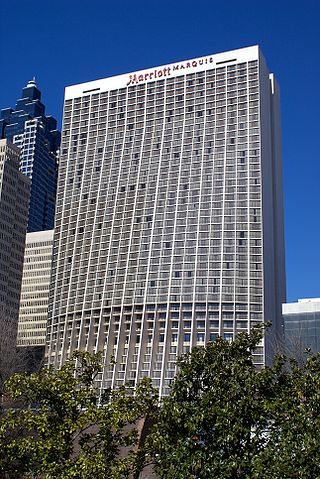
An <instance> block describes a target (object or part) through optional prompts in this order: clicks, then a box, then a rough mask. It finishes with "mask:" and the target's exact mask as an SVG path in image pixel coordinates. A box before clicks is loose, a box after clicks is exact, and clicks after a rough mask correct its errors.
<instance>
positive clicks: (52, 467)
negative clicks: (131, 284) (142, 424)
mask: <svg viewBox="0 0 320 479" xmlns="http://www.w3.org/2000/svg"><path fill="white" fill-rule="evenodd" d="M100 370H101V355H100V354H97V355H90V354H88V353H84V352H76V353H74V354H73V355H72V357H71V359H70V360H69V361H68V362H66V363H65V365H64V366H62V368H61V369H60V370H59V371H54V370H53V369H52V368H49V369H42V370H40V371H39V372H38V373H35V374H33V375H31V376H29V375H27V374H26V373H21V374H17V375H15V376H13V377H12V378H11V379H10V380H9V381H8V382H7V389H8V390H9V392H10V393H11V395H12V397H13V398H19V399H20V400H21V398H23V399H24V403H25V404H27V405H28V408H26V407H24V408H22V409H17V408H16V409H10V410H8V411H6V413H5V414H4V415H3V417H2V418H1V420H0V471H2V473H3V474H4V473H6V474H7V476H6V477H10V478H15V477H16V478H35V477H37V478H38V477H41V478H47V479H49V478H50V479H53V478H59V479H71V478H75V479H89V478H90V479H92V478H95V479H100V478H101V479H105V478H108V479H120V478H127V477H129V475H130V473H132V471H136V470H137V469H139V467H142V464H143V457H142V456H141V454H140V451H138V452H137V451H136V449H137V448H136V445H137V439H138V434H137V431H136V429H135V425H136V423H137V420H138V419H139V418H141V417H143V416H145V415H146V414H147V412H148V411H149V410H150V408H152V407H153V405H154V402H155V396H154V391H153V389H152V387H151V384H150V381H149V380H147V379H146V380H144V381H142V382H141V383H140V384H139V385H138V387H137V388H136V390H135V392H134V394H133V392H132V390H130V389H128V388H126V387H125V386H124V387H121V388H120V389H118V390H116V391H112V392H111V391H109V390H108V391H106V392H105V394H104V395H103V397H100V398H99V396H98V391H97V390H96V389H95V387H94V379H95V377H96V376H97V374H98V372H99V371H100ZM98 402H99V404H98ZM123 451H125V454H123Z"/></svg>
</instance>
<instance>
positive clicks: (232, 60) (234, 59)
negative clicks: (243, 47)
mask: <svg viewBox="0 0 320 479" xmlns="http://www.w3.org/2000/svg"><path fill="white" fill-rule="evenodd" d="M236 61H237V59H236V58H232V59H231V60H225V61H223V62H217V63H216V65H222V64H223V63H231V62H236Z"/></svg>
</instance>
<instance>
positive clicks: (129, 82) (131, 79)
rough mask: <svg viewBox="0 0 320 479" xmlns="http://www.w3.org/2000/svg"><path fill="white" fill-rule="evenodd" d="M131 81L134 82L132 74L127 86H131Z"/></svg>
mask: <svg viewBox="0 0 320 479" xmlns="http://www.w3.org/2000/svg"><path fill="white" fill-rule="evenodd" d="M131 83H132V75H130V77H129V81H128V83H127V86H129V85H130V84H131Z"/></svg>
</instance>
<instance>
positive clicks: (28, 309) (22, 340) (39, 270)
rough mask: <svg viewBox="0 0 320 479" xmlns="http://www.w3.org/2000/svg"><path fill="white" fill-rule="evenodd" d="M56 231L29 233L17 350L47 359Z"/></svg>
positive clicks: (25, 255) (24, 265)
mask: <svg viewBox="0 0 320 479" xmlns="http://www.w3.org/2000/svg"><path fill="white" fill-rule="evenodd" d="M52 246H53V230H47V231H36V232H34V233H27V236H26V248H25V254H24V263H23V275H22V286H21V297H20V310H19V323H18V337H17V346H20V347H32V348H35V349H38V350H40V351H41V352H42V355H44V346H45V337H46V328H47V319H48V298H49V284H50V274H51V262H52Z"/></svg>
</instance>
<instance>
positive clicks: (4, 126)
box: [0, 79, 60, 232]
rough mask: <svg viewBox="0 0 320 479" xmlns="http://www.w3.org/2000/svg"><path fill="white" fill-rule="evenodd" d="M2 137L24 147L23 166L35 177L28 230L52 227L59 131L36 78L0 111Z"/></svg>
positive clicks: (22, 167)
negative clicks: (48, 111)
mask: <svg viewBox="0 0 320 479" xmlns="http://www.w3.org/2000/svg"><path fill="white" fill-rule="evenodd" d="M0 138H7V139H8V140H10V141H11V142H12V143H14V144H15V145H16V146H18V147H19V148H20V149H21V157H20V170H21V171H22V172H23V173H24V174H25V175H27V176H28V177H29V178H30V179H31V180H32V184H31V193H30V205H29V219H28V231H29V232H30V231H41V230H48V229H52V228H53V224H54V210H55V197H56V187H57V169H58V161H57V154H58V148H59V144H60V132H59V131H58V130H57V122H56V120H55V119H54V118H53V117H52V116H46V115H45V106H44V104H43V103H42V102H41V92H40V90H39V89H38V87H37V85H36V82H35V79H33V80H31V81H29V83H28V84H27V86H26V87H25V88H23V90H22V98H21V99H19V100H17V103H16V106H15V109H12V108H5V109H2V110H1V111H0Z"/></svg>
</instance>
